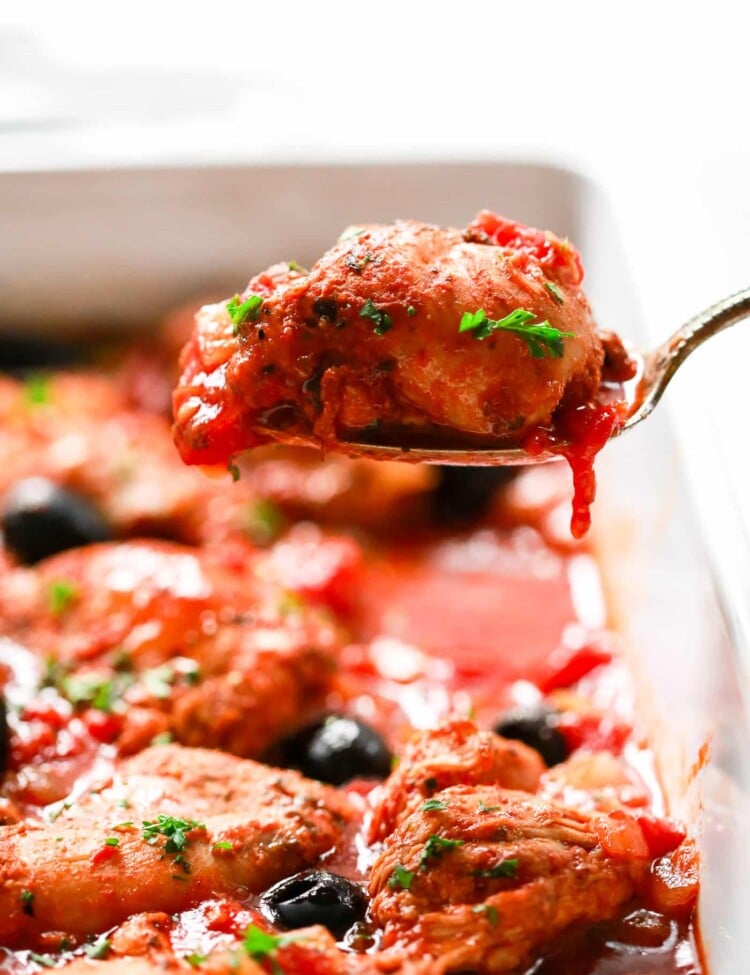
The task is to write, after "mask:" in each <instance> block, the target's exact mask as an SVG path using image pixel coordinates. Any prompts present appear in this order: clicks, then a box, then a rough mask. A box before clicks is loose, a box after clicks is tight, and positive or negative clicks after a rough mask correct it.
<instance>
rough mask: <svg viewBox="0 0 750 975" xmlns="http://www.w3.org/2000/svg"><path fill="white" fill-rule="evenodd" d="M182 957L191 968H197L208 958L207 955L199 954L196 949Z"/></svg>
mask: <svg viewBox="0 0 750 975" xmlns="http://www.w3.org/2000/svg"><path fill="white" fill-rule="evenodd" d="M184 958H185V961H186V962H187V963H188V965H190V967H191V968H199V967H200V966H201V965H202V964H203V962H204V961H205V960H206V958H208V955H201V954H199V953H198V952H197V951H193V952H191V953H190V954H189V955H185V956H184Z"/></svg>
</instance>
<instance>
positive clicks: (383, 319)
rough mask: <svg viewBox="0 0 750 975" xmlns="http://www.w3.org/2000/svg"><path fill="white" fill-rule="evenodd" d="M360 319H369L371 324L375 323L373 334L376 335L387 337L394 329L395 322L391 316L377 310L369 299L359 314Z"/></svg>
mask: <svg viewBox="0 0 750 975" xmlns="http://www.w3.org/2000/svg"><path fill="white" fill-rule="evenodd" d="M359 317H360V318H369V319H370V321H371V322H374V323H375V328H373V332H374V333H375V334H376V335H385V333H386V332H389V331H390V330H391V329H392V328H393V322H392V321H391V316H390V315H388V314H387V313H386V312H384V311H383V310H382V309H380V308H376V307H375V305H373V303H372V301H371V300H370V299H369V298H368V299H367V301H366V302H365V304H364V307H363V308H362V311H361V312H360V313H359Z"/></svg>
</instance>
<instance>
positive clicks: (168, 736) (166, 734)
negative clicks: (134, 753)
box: [149, 731, 174, 746]
mask: <svg viewBox="0 0 750 975" xmlns="http://www.w3.org/2000/svg"><path fill="white" fill-rule="evenodd" d="M173 741H174V735H173V734H172V732H171V731H160V732H159V734H158V735H154V737H153V738H152V739H151V741H150V742H149V745H151V746H153V745H169V744H171V743H172V742H173Z"/></svg>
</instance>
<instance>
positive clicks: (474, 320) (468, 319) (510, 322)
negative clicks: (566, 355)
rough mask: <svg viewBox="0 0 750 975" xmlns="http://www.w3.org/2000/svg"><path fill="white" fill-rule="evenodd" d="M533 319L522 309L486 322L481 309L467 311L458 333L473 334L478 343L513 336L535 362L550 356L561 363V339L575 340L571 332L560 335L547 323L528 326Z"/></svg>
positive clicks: (558, 330)
mask: <svg viewBox="0 0 750 975" xmlns="http://www.w3.org/2000/svg"><path fill="white" fill-rule="evenodd" d="M535 318H536V315H535V314H534V313H533V312H530V311H527V310H526V309H525V308H516V310H515V311H512V312H511V313H510V314H509V315H506V316H505V318H500V319H492V318H487V314H486V312H485V310H484V309H483V308H480V309H479V310H478V311H475V312H470V311H466V312H464V314H463V315H462V317H461V323H460V325H459V327H458V331H459V332H474V336H475V338H477V339H486V338H487V337H488V336H489V335H492V333H493V332H512V333H513V334H514V335H518V336H519V338H522V339H523V341H524V342H525V343H526V345H527V347H528V349H529V352H530V353H531V355H532V356H533V358H535V359H543V358H544V357H545V356H549V357H550V358H553V359H560V358H562V355H563V342H562V340H563V339H564V338H575V333H574V332H561V331H560V329H559V328H553V326H552V325H550V323H549V322H548V321H546V320H545V321H543V322H538V323H537V324H535V325H532V324H530V323H531V322H532V321H533V320H534V319H535Z"/></svg>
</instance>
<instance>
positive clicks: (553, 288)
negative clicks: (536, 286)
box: [544, 281, 565, 305]
mask: <svg viewBox="0 0 750 975" xmlns="http://www.w3.org/2000/svg"><path fill="white" fill-rule="evenodd" d="M544 287H545V288H546V289H547V291H549V293H550V294H551V295H552V297H553V298H554V299H555V301H556V302H557V303H558V305H562V304H564V303H565V299H564V298H563V296H562V291H560V289H559V288H558V287H557V285H556V284H554V283H553V282H552V281H545V282H544Z"/></svg>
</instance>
